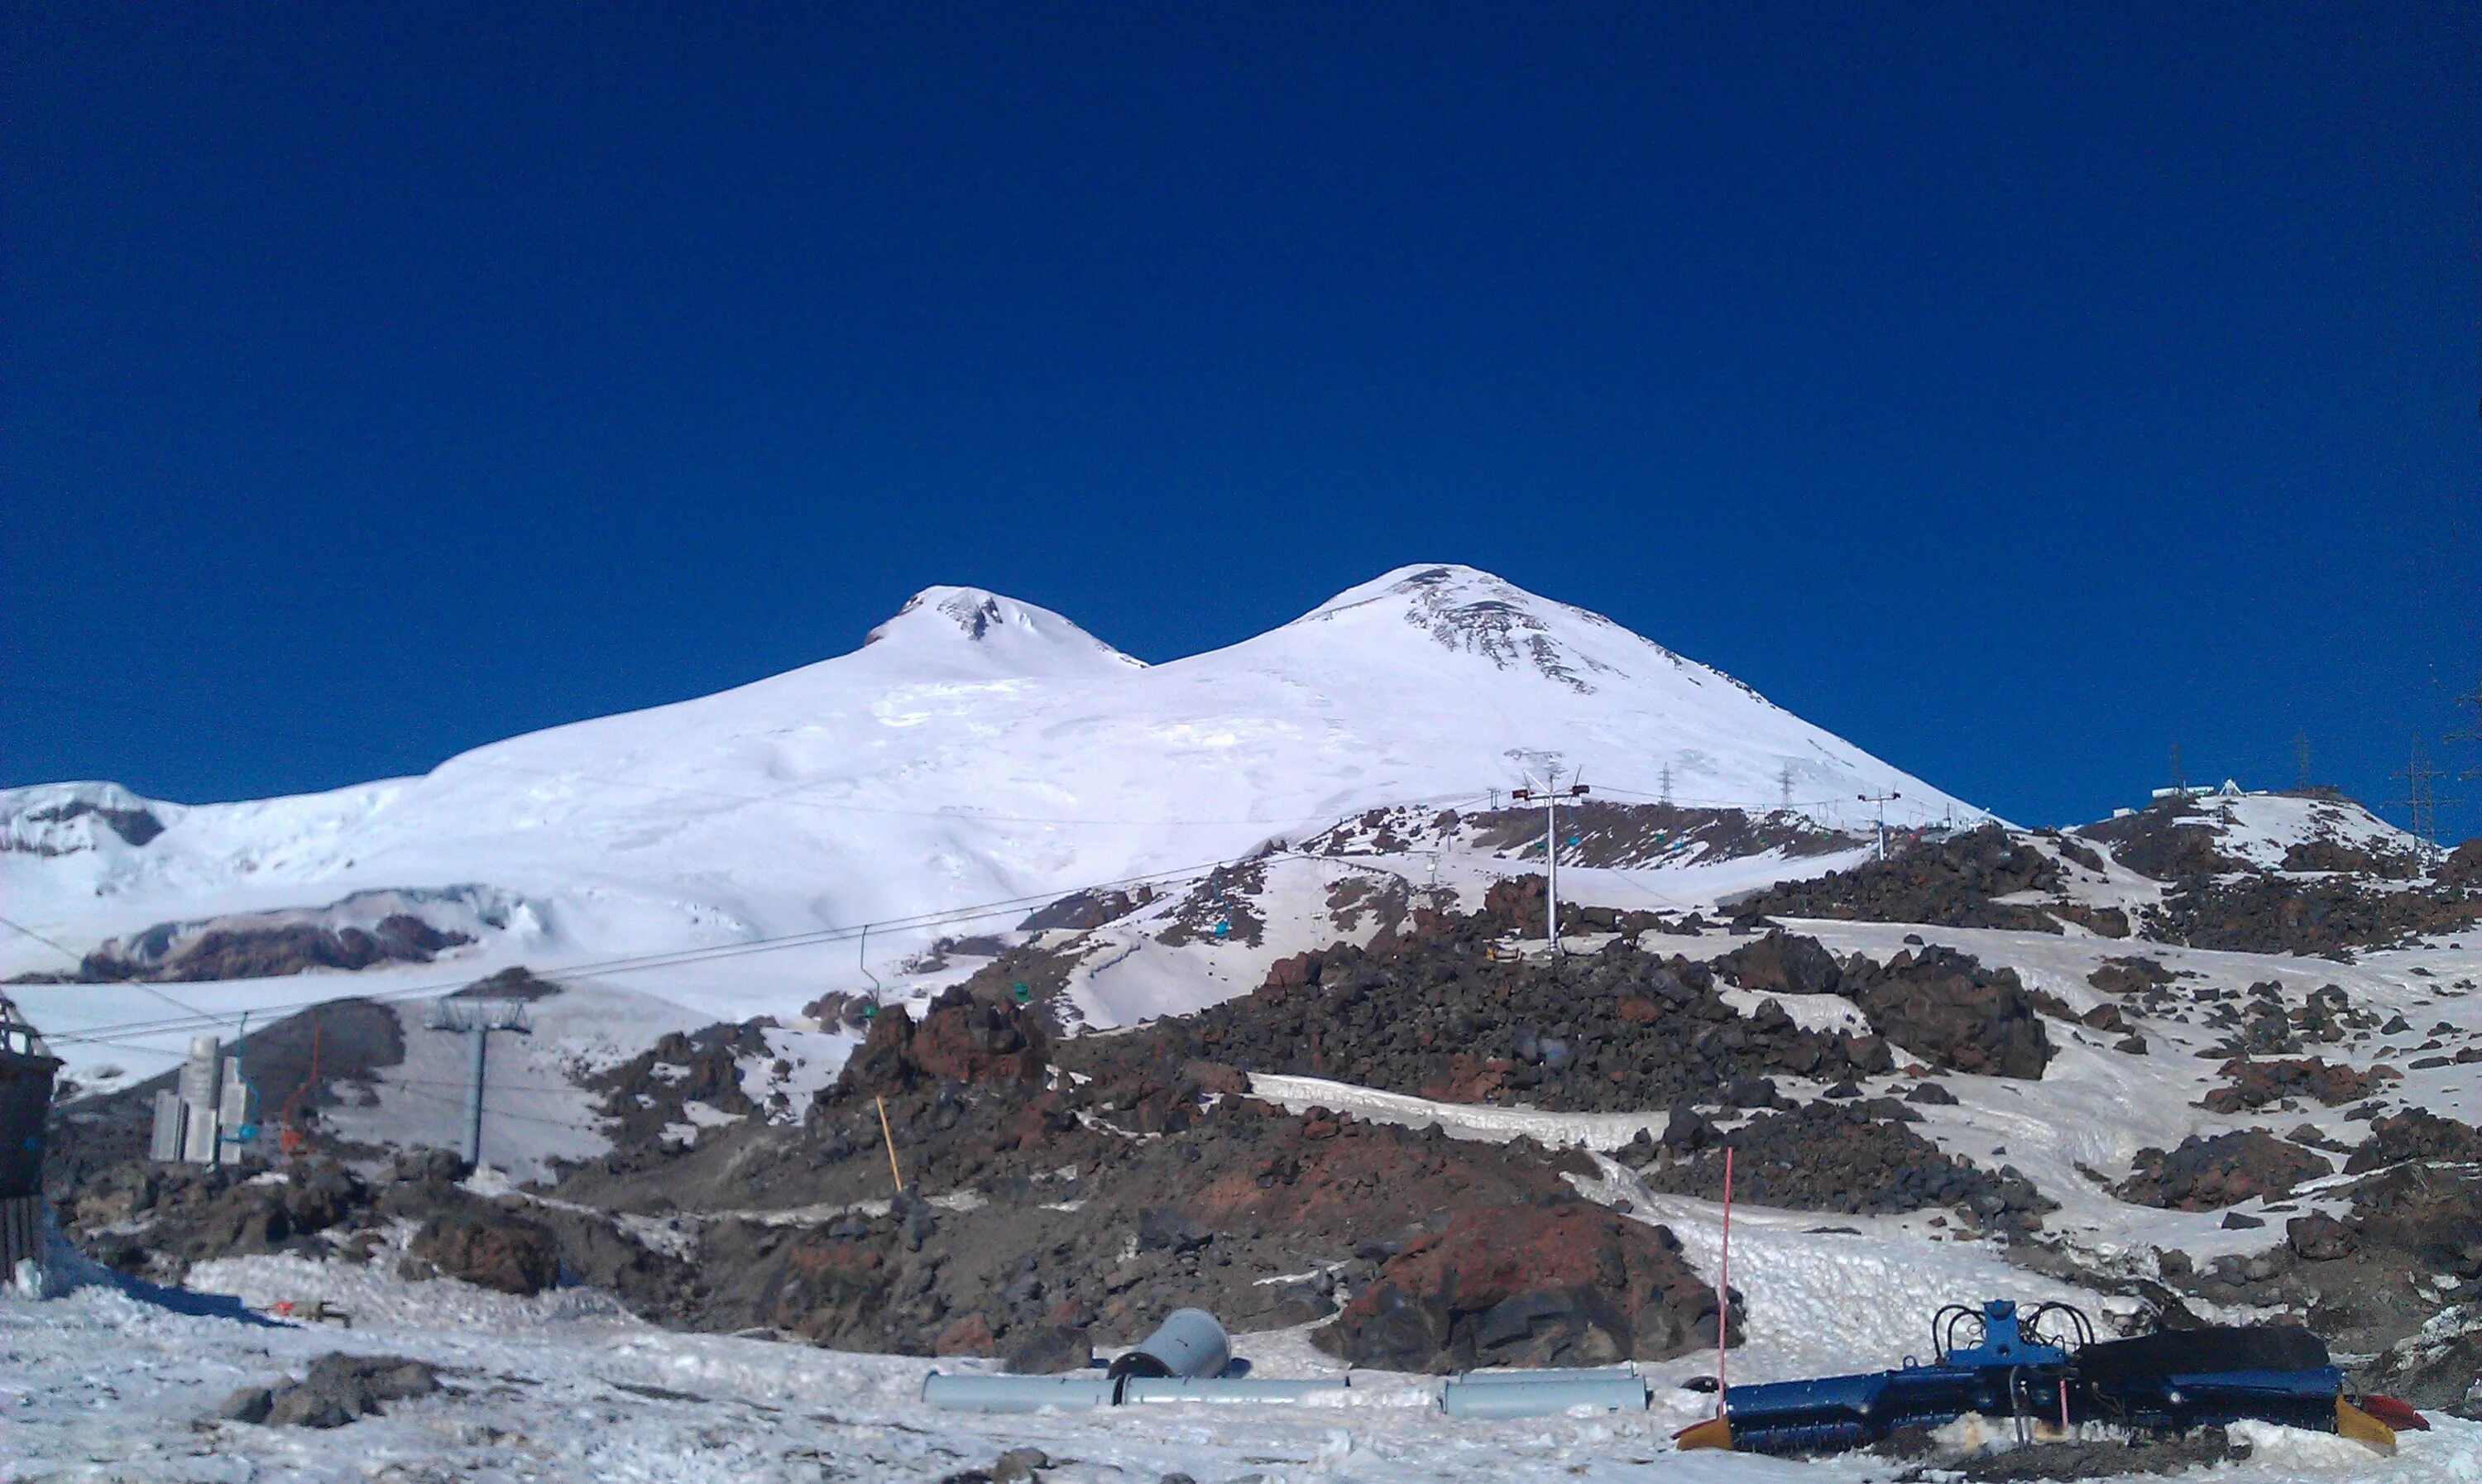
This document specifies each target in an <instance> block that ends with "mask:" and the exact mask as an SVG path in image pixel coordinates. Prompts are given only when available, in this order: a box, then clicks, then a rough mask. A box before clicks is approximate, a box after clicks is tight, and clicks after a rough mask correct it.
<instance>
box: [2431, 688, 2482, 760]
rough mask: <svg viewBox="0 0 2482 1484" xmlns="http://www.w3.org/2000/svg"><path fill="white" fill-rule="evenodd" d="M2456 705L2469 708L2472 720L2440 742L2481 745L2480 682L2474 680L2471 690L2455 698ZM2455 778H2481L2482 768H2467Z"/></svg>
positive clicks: (2481, 702) (2481, 707)
mask: <svg viewBox="0 0 2482 1484" xmlns="http://www.w3.org/2000/svg"><path fill="white" fill-rule="evenodd" d="M2456 703H2457V704H2458V705H2460V706H2471V707H2472V708H2473V719H2472V720H2471V721H2469V722H2468V723H2466V724H2465V725H2464V726H2463V727H2461V728H2459V729H2456V730H2454V731H2451V732H2449V733H2448V734H2447V735H2445V736H2443V737H2442V738H2440V740H2441V741H2442V742H2445V743H2447V744H2449V745H2450V746H2453V745H2455V744H2457V743H2460V742H2474V743H2482V680H2475V681H2474V682H2473V688H2472V689H2471V690H2469V691H2467V692H2466V693H2465V694H2464V695H2462V696H2459V697H2457V698H2456ZM2457 777H2459V778H2482V767H2474V768H2468V769H2466V770H2465V771H2464V772H2463V773H2460V774H2458V775H2457Z"/></svg>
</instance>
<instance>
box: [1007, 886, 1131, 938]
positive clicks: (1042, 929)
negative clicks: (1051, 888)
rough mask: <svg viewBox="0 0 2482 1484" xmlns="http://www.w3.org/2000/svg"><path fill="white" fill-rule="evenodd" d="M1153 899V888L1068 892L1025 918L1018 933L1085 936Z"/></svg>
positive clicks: (1118, 919)
mask: <svg viewBox="0 0 2482 1484" xmlns="http://www.w3.org/2000/svg"><path fill="white" fill-rule="evenodd" d="M1154 899H1155V888H1152V887H1140V888H1138V889H1137V890H1136V891H1134V892H1130V891H1100V890H1088V891H1071V892H1069V894H1068V895H1067V896H1064V897H1061V898H1059V899H1058V900H1056V901H1052V902H1046V903H1044V904H1043V906H1041V907H1038V908H1036V909H1035V910H1034V911H1033V912H1032V913H1029V914H1027V915H1026V918H1025V920H1024V921H1022V922H1020V923H1018V924H1017V931H1018V932H1020V933H1046V932H1049V931H1051V930H1052V929H1054V928H1067V929H1069V930H1070V931H1072V932H1078V933H1083V932H1088V931H1091V930H1093V929H1095V928H1098V927H1101V926H1103V925H1104V924H1105V923H1107V922H1118V921H1120V920H1121V919H1122V917H1125V916H1127V915H1128V914H1131V913H1133V912H1136V911H1137V910H1138V909H1139V908H1141V907H1145V906H1148V905H1149V904H1150V903H1152V902H1153V901H1154Z"/></svg>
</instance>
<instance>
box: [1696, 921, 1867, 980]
mask: <svg viewBox="0 0 2482 1484" xmlns="http://www.w3.org/2000/svg"><path fill="white" fill-rule="evenodd" d="M1707 962H1708V967H1711V968H1713V969H1714V971H1715V972H1717V973H1719V974H1721V975H1723V976H1724V977H1725V978H1727V979H1729V980H1731V981H1732V982H1733V983H1734V984H1736V985H1739V986H1740V987H1741V988H1742V989H1745V990H1750V991H1753V992H1755V993H1757V994H1839V993H1841V992H1842V991H1843V989H1844V966H1843V965H1842V964H1840V963H1838V962H1836V958H1835V954H1833V953H1830V952H1828V951H1827V946H1826V945H1825V944H1824V943H1821V942H1820V941H1818V940H1817V939H1815V938H1809V937H1806V936H1802V935H1799V934H1793V933H1787V932H1785V931H1784V930H1783V929H1782V928H1769V929H1768V930H1767V932H1766V934H1765V936H1764V937H1761V938H1759V939H1758V940H1757V941H1755V942H1749V943H1744V944H1743V945H1741V946H1740V947H1738V948H1735V949H1733V950H1732V951H1731V952H1729V953H1727V954H1723V955H1720V956H1718V957H1716V958H1714V959H1710V960H1708V961H1707Z"/></svg>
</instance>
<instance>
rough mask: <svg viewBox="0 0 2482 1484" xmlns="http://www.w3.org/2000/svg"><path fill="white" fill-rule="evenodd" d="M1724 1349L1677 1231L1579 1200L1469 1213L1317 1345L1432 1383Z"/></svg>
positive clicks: (1364, 1296) (1315, 1338) (1735, 1326)
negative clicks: (1448, 1377)
mask: <svg viewBox="0 0 2482 1484" xmlns="http://www.w3.org/2000/svg"><path fill="white" fill-rule="evenodd" d="M1732 1298H1733V1301H1734V1304H1735V1309H1736V1312H1734V1313H1733V1314H1732V1316H1731V1321H1730V1331H1731V1333H1730V1336H1729V1338H1730V1339H1731V1340H1732V1341H1734V1342H1738V1340H1739V1338H1740V1334H1739V1329H1740V1317H1741V1316H1740V1314H1739V1313H1738V1312H1737V1307H1738V1301H1739V1298H1740V1295H1739V1294H1737V1293H1736V1294H1733V1295H1732ZM1715 1340H1716V1312H1715V1291H1714V1288H1713V1287H1712V1285H1709V1284H1707V1283H1706V1282H1705V1281H1704V1280H1703V1279H1701V1278H1700V1277H1699V1276H1698V1275H1697V1274H1696V1273H1695V1272H1694V1271H1692V1270H1691V1268H1690V1266H1689V1264H1688V1263H1687V1261H1685V1260H1684V1259H1682V1257H1681V1255H1680V1242H1679V1240H1678V1238H1677V1237H1675V1236H1674V1235H1673V1234H1672V1232H1671V1231H1670V1230H1669V1229H1667V1228H1663V1227H1650V1226H1647V1225H1644V1224H1642V1223H1639V1222H1635V1221H1630V1220H1628V1219H1627V1218H1625V1217H1623V1216H1619V1215H1616V1214H1614V1213H1613V1212H1611V1211H1607V1210H1604V1209H1603V1208H1601V1207H1600V1206H1592V1205H1589V1204H1586V1203H1584V1202H1574V1201H1572V1202H1566V1203H1562V1204H1558V1205H1554V1206H1547V1207H1544V1206H1503V1207H1500V1208H1497V1209H1492V1210H1475V1211H1466V1212H1464V1213H1462V1214H1460V1215H1459V1216H1458V1217H1457V1218H1456V1219H1455V1220H1454V1221H1452V1222H1450V1223H1449V1224H1448V1226H1447V1229H1446V1230H1445V1231H1443V1232H1439V1233H1438V1234H1436V1235H1432V1236H1426V1237H1423V1238H1421V1239H1419V1240H1417V1241H1414V1242H1413V1243H1411V1244H1410V1245H1408V1246H1407V1247H1406V1248H1405V1249H1404V1250H1403V1251H1401V1252H1399V1253H1397V1254H1396V1255H1395V1256H1393V1257H1391V1258H1389V1259H1387V1261H1386V1265H1384V1266H1383V1267H1381V1268H1380V1269H1379V1272H1378V1276H1377V1279H1376V1281H1375V1282H1373V1283H1372V1284H1371V1285H1370V1286H1368V1287H1367V1288H1365V1289H1363V1290H1362V1291H1361V1292H1360V1293H1358V1294H1356V1295H1355V1296H1354V1298H1353V1300H1352V1302H1351V1303H1348V1304H1347V1305H1345V1306H1344V1310H1343V1312H1340V1313H1339V1314H1337V1315H1336V1319H1335V1322H1334V1323H1333V1324H1332V1325H1329V1326H1327V1327H1325V1328H1322V1329H1320V1330H1318V1331H1316V1332H1314V1333H1313V1334H1312V1336H1311V1343H1313V1344H1315V1345H1317V1346H1318V1347H1319V1348H1320V1349H1322V1350H1324V1351H1326V1352H1327V1353H1329V1354H1330V1355H1333V1356H1336V1357H1339V1358H1340V1359H1343V1360H1346V1361H1349V1362H1351V1363H1353V1364H1354V1365H1376V1366H1382V1367H1385V1368H1386V1369H1390V1370H1405V1371H1429V1372H1434V1373H1439V1372H1446V1371H1452V1370H1465V1369H1470V1368H1472V1367H1475V1366H1491V1365H1571V1366H1574V1365H1612V1364H1615V1363H1618V1362H1621V1361H1627V1360H1639V1361H1661V1360H1669V1359H1671V1358H1672V1357H1674V1356H1677V1355H1682V1354H1686V1353H1688V1352H1689V1351H1692V1350H1698V1349H1703V1348H1707V1347H1711V1346H1712V1345H1714V1343H1715Z"/></svg>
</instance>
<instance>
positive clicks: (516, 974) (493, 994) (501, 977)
mask: <svg viewBox="0 0 2482 1484" xmlns="http://www.w3.org/2000/svg"><path fill="white" fill-rule="evenodd" d="M560 993H561V988H560V985H559V984H558V983H557V982H555V981H553V980H550V979H545V978H543V977H541V975H539V974H537V973H536V972H535V971H534V970H533V969H531V968H528V967H526V966H524V965H523V964H513V965H511V966H509V967H507V968H504V969H501V970H500V971H499V972H498V973H495V974H485V975H484V976H483V977H482V978H480V979H477V980H475V981H474V982H473V983H472V984H469V985H467V986H465V988H463V989H462V990H459V991H457V992H456V993H455V994H451V995H449V996H448V997H449V998H450V999H522V1000H527V1001H529V1002H531V1001H534V1000H543V999H549V998H551V997H552V996H553V995H555V994H560Z"/></svg>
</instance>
